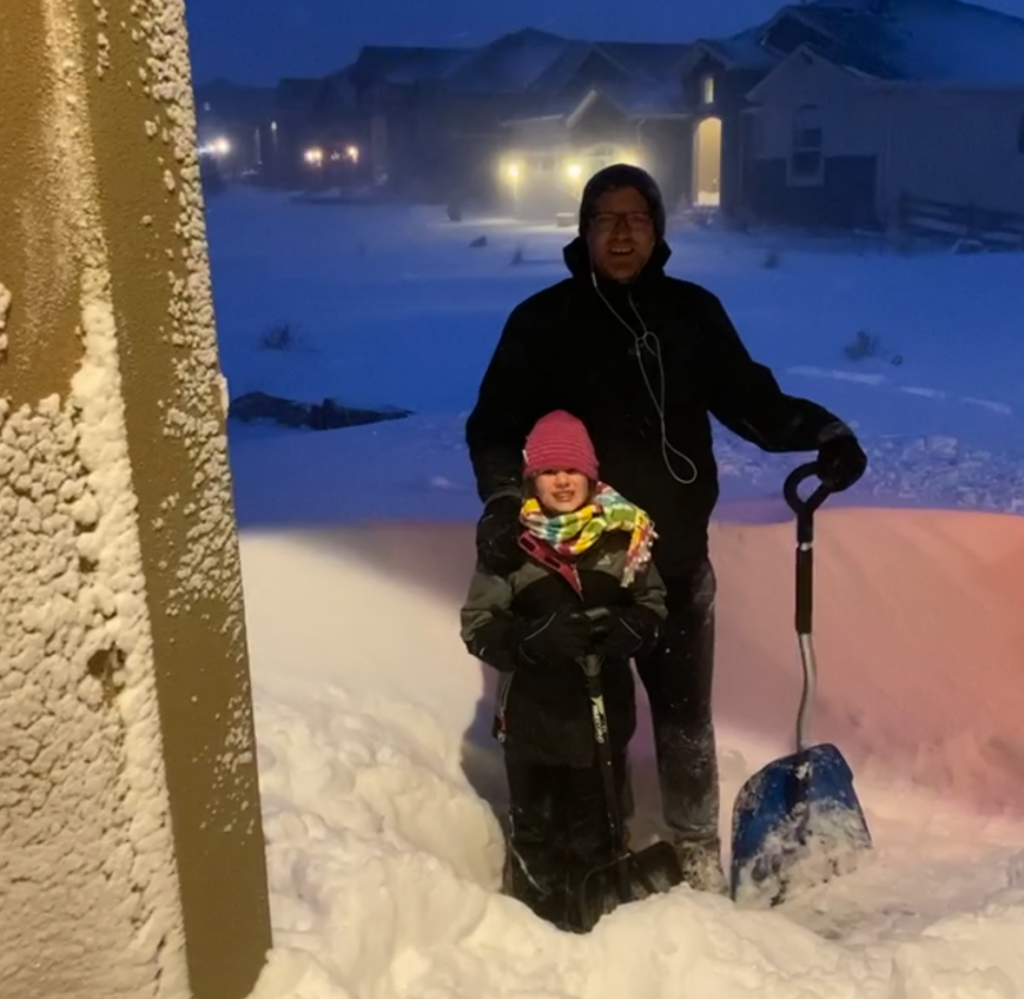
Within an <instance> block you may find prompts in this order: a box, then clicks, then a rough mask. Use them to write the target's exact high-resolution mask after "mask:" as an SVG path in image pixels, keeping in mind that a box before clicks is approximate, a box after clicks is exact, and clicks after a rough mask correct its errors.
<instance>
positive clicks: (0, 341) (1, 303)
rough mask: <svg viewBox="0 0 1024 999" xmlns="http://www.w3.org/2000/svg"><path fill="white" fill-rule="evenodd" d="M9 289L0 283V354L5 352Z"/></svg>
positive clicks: (9, 303)
mask: <svg viewBox="0 0 1024 999" xmlns="http://www.w3.org/2000/svg"><path fill="white" fill-rule="evenodd" d="M11 301H12V296H11V292H10V289H9V288H7V287H5V286H4V284H3V283H2V282H0V354H4V353H6V352H7V316H8V314H9V313H10V311H11Z"/></svg>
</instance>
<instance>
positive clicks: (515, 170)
mask: <svg viewBox="0 0 1024 999" xmlns="http://www.w3.org/2000/svg"><path fill="white" fill-rule="evenodd" d="M505 173H507V174H508V178H509V180H518V179H519V173H520V168H519V164H518V163H509V165H508V166H507V167H505Z"/></svg>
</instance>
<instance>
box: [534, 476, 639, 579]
mask: <svg viewBox="0 0 1024 999" xmlns="http://www.w3.org/2000/svg"><path fill="white" fill-rule="evenodd" d="M519 519H520V521H521V522H522V523H523V525H524V526H525V527H526V529H527V530H528V531H529V532H530V534H532V535H533V536H534V537H535V538H540V540H541V541H546V542H547V543H548V544H549V545H550V546H551V547H552V548H553V549H554V550H555V551H556V552H558V554H559V555H563V556H575V555H580V554H582V553H583V552H585V551H587V549H588V548H590V547H591V546H593V545H594V544H595V542H597V541H599V540H600V538H601V537H602V536H603V535H604V533H605V531H629V532H630V539H629V548H628V549H627V551H626V569H625V571H624V572H623V574H622V585H623V586H629V585H631V584H632V582H633V580H634V579H635V578H636V574H637V572H639V571H640V569H641V568H643V566H644V565H646V564H647V562H648V561H649V560H650V557H651V545H652V544H653V543H654V541H655V539H656V538H657V537H658V535H657V534H656V533H655V531H654V523H653V522H652V520H651V518H650V517H649V516H648V515H647V514H646V513H645V512H644V511H643V510H641V509H640V507H638V506H634V505H633V504H632V503H630V502H629V500H627V499H626V498H625V497H624V496H622V495H620V494H619V493H617V492H616V491H615V490H614V489H612V487H611V486H609V485H605V483H603V482H602V483H600V484H599V485H598V487H597V491H596V492H595V493H594V497H593V499H592V500H591V501H590V503H588V504H587V505H586V506H584V507H582V508H581V509H579V510H577V511H576V512H575V513H563V514H556V515H551V514H548V513H545V512H544V510H543V509H542V508H541V505H540V503H538V502H537V500H535V499H528V500H527V501H526V502H525V503H524V504H523V507H522V510H521V511H520V514H519Z"/></svg>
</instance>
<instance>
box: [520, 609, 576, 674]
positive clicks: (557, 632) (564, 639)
mask: <svg viewBox="0 0 1024 999" xmlns="http://www.w3.org/2000/svg"><path fill="white" fill-rule="evenodd" d="M593 628H594V625H593V622H592V621H591V620H590V619H589V618H588V617H587V616H586V615H585V614H584V613H583V612H582V611H575V610H560V611H555V613H554V614H549V615H548V616H547V617H542V618H539V619H536V620H532V621H524V622H523V623H522V624H521V625H520V626H519V628H518V636H517V638H518V642H517V647H518V649H519V655H520V658H521V659H523V660H524V661H525V662H526V663H528V664H530V665H534V666H536V665H543V664H546V663H564V662H566V661H567V660H568V661H576V660H580V659H583V657H584V656H586V655H587V653H588V652H590V651H591V636H592V632H593Z"/></svg>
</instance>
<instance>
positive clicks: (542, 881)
mask: <svg viewBox="0 0 1024 999" xmlns="http://www.w3.org/2000/svg"><path fill="white" fill-rule="evenodd" d="M612 769H613V771H614V773H615V778H616V786H617V791H618V795H619V800H620V802H621V801H622V799H623V796H624V791H625V787H624V785H625V780H626V777H625V771H626V757H625V752H624V751H621V750H620V751H616V752H613V756H612ZM505 771H506V774H507V777H508V791H509V814H508V826H509V829H508V850H507V851H506V863H505V876H504V881H505V883H504V886H503V887H504V891H505V893H506V894H508V895H511V896H512V897H513V898H516V899H518V900H519V901H520V902H523V903H524V904H525V905H527V906H529V907H530V908H531V909H532V910H533V911H534V913H536V915H538V916H539V917H540V918H541V919H546V920H547V921H548V922H550V923H553V924H554V925H555V926H558V927H559V928H561V929H565V930H574V929H577V928H578V923H579V921H580V920H579V915H578V914H577V913H576V911H575V905H574V898H575V896H576V888H577V886H578V885H579V884H580V882H581V880H582V878H583V876H584V875H585V874H586V873H587V872H588V871H591V870H593V869H594V868H595V867H600V866H603V865H605V864H607V863H608V862H609V861H610V860H611V859H612V857H613V856H615V855H616V854H617V853H618V852H619V851H620V850H621V849H622V848H623V847H624V844H621V843H620V844H613V843H612V837H611V829H610V827H609V823H608V809H607V806H606V802H605V795H604V785H603V782H602V779H601V772H600V770H599V769H598V766H597V764H596V763H595V765H594V766H592V767H589V768H582V767H560V766H549V765H546V764H541V763H534V762H531V761H526V760H522V759H517V758H516V756H515V755H513V754H509V753H508V752H506V754H505Z"/></svg>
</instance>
